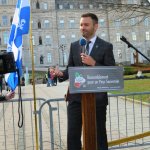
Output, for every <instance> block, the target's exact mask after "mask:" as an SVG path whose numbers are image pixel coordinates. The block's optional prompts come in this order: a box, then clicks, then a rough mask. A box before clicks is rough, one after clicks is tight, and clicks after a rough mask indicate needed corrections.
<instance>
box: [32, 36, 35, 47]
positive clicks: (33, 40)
mask: <svg viewBox="0 0 150 150" xmlns="http://www.w3.org/2000/svg"><path fill="white" fill-rule="evenodd" d="M32 43H33V45H35V39H34V36H32Z"/></svg>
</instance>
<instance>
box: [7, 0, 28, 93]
mask: <svg viewBox="0 0 150 150" xmlns="http://www.w3.org/2000/svg"><path fill="white" fill-rule="evenodd" d="M29 26H30V4H29V0H18V2H17V5H16V9H15V14H14V18H13V21H12V26H11V31H10V36H9V41H8V45H7V52H13V53H14V58H15V62H16V67H17V70H18V72H19V76H22V36H23V34H27V33H28V32H29ZM5 80H6V82H7V84H8V86H9V87H10V88H11V90H12V91H14V90H15V88H16V87H17V85H18V74H17V72H14V73H8V74H6V75H5Z"/></svg>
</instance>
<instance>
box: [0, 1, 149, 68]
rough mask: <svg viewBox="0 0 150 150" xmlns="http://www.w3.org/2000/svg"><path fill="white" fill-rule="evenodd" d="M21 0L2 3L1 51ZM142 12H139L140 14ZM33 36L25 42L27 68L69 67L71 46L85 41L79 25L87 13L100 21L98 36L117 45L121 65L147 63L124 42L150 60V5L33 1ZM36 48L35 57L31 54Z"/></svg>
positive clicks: (137, 2)
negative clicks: (124, 40)
mask: <svg viewBox="0 0 150 150" xmlns="http://www.w3.org/2000/svg"><path fill="white" fill-rule="evenodd" d="M16 2H17V0H0V50H3V49H6V48H7V41H8V39H9V31H10V26H11V22H12V18H13V14H14V11H15V5H16ZM136 10H138V11H136ZM31 12H32V14H31V31H32V38H30V37H31V36H29V34H28V35H25V36H24V38H23V65H24V66H27V67H31V64H32V58H33V60H34V64H35V67H47V66H54V65H56V64H59V65H60V66H65V65H67V61H68V56H69V46H70V43H71V42H73V41H75V40H78V39H79V38H81V34H80V31H79V21H80V16H81V14H83V13H85V12H92V13H96V14H97V16H98V18H99V29H98V31H97V35H98V36H99V37H101V38H102V39H104V40H106V41H109V42H111V43H113V47H114V55H115V59H116V62H117V63H122V64H134V63H135V62H136V60H135V58H138V62H141V63H143V62H144V63H147V61H146V60H145V58H143V57H141V56H140V55H139V56H138V55H137V53H136V52H135V51H134V50H133V49H132V48H128V46H127V45H126V44H125V43H124V42H122V41H121V40H120V37H121V36H124V37H126V38H127V40H128V41H129V42H130V43H132V44H133V45H134V46H135V47H136V48H137V49H138V50H140V51H141V52H142V53H143V54H144V55H146V56H147V57H148V58H150V4H149V2H148V1H147V0H81V1H79V0H31ZM30 44H33V57H31V55H32V53H31V50H30Z"/></svg>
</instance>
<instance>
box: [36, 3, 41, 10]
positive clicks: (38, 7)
mask: <svg viewBox="0 0 150 150" xmlns="http://www.w3.org/2000/svg"><path fill="white" fill-rule="evenodd" d="M36 9H40V4H39V2H38V1H37V2H36Z"/></svg>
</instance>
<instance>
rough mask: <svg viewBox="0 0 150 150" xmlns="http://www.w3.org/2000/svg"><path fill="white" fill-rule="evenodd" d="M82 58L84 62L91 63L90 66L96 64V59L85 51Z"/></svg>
mask: <svg viewBox="0 0 150 150" xmlns="http://www.w3.org/2000/svg"><path fill="white" fill-rule="evenodd" d="M80 55H81V59H82V63H84V64H86V65H89V66H95V63H96V61H95V60H94V59H93V58H92V57H91V56H89V55H86V54H85V53H81V54H80Z"/></svg>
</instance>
